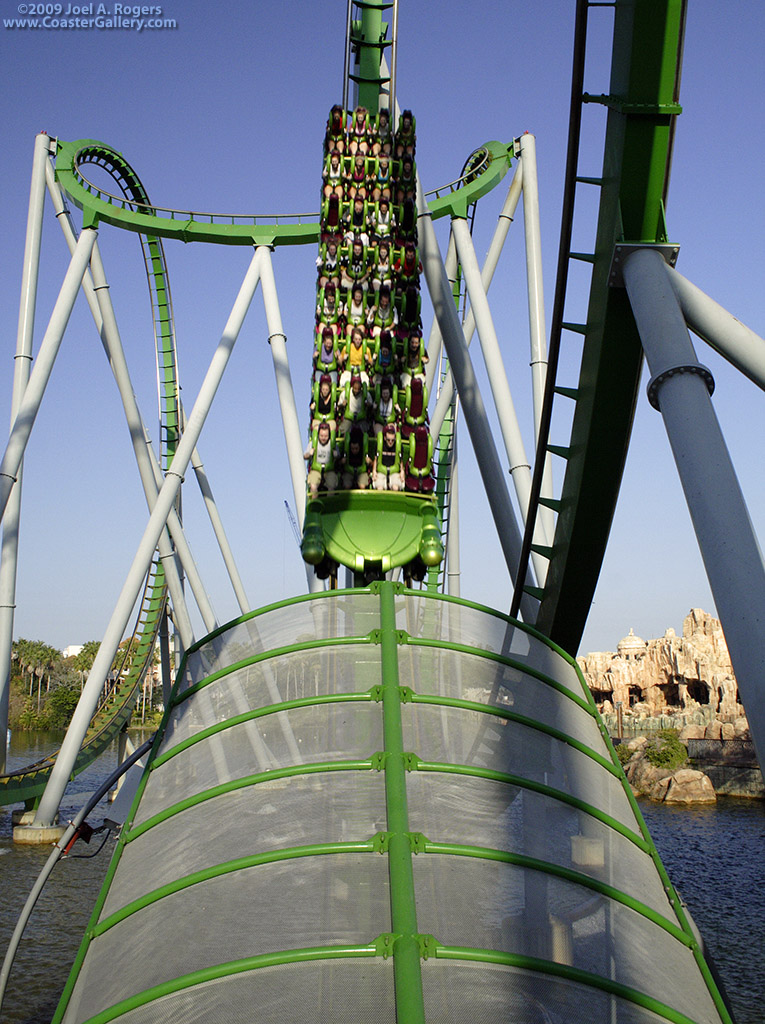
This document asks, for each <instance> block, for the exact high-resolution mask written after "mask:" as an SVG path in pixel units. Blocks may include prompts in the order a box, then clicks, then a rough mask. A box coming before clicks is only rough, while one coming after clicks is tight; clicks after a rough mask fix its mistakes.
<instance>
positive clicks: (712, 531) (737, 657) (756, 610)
mask: <svg viewBox="0 0 765 1024" xmlns="http://www.w3.org/2000/svg"><path fill="white" fill-rule="evenodd" d="M624 284H625V287H626V289H627V293H628V295H629V299H630V303H631V305H632V311H633V313H634V316H635V323H636V324H637V328H638V331H639V333H640V339H641V341H642V343H643V348H644V350H645V354H646V358H647V360H648V365H649V367H650V370H651V373H652V375H653V376H652V380H651V381H650V383H649V385H648V395H649V399H650V400H651V404H652V405H654V406H655V407H656V408H658V409H659V410H660V412H661V415H662V418H663V420H664V425H665V427H666V430H667V436H668V438H669V443H670V446H671V448H672V453H673V455H674V457H675V463H676V465H677V470H678V473H679V476H680V481H681V483H682V486H683V491H684V492H685V499H686V501H687V503H688V509H689V511H690V514H691V520H692V521H693V528H694V530H695V532H696V537H697V539H698V542H699V548H700V550H701V556H702V558H703V560H704V567H705V569H706V572H707V576H708V578H709V585H710V587H711V589H712V594H713V596H714V600H715V605H716V607H717V613H718V615H719V616H720V621H721V623H722V627H723V631H724V633H725V640H726V643H727V645H728V650H729V652H730V657H731V662H732V663H733V669H734V671H735V673H736V681H737V683H738V688H739V693H740V695H741V701H742V703H743V705H744V707H745V709H746V714H747V719H748V721H749V728H750V731H751V734H752V739H753V741H754V745H755V749H756V751H757V756H758V758H759V761H760V765H765V681H764V680H763V675H762V636H763V632H764V631H765V562H763V557H762V552H761V550H760V546H759V543H758V541H757V538H756V536H755V534H754V530H753V528H752V523H751V520H750V518H749V513H748V510H747V508H746V503H745V501H744V496H743V494H742V493H741V487H740V486H739V482H738V478H737V477H736V473H735V470H734V468H733V464H732V462H731V459H730V455H729V453H728V449H727V447H726V444H725V439H724V438H723V435H722V431H721V429H720V424H719V423H718V421H717V417H716V416H715V412H714V409H713V407H712V402H711V400H710V397H709V391H710V388H711V386H712V377H711V374H710V373H709V371H708V370H707V369H706V368H705V367H704V366H702V365H701V364H700V363H699V362H698V361H697V359H696V353H695V351H694V349H693V344H692V342H691V339H690V336H689V334H688V328H687V326H686V324H685V320H684V317H683V312H682V310H681V308H680V305H679V303H678V301H677V297H676V296H675V293H674V291H673V286H672V283H671V278H670V275H669V274H668V273H667V267H666V265H665V263H664V260H663V258H662V256H661V254H660V253H658V252H656V251H655V250H651V249H642V250H638V251H636V252H633V253H632V254H631V255H630V256H628V257H627V260H626V261H625V264H624Z"/></svg>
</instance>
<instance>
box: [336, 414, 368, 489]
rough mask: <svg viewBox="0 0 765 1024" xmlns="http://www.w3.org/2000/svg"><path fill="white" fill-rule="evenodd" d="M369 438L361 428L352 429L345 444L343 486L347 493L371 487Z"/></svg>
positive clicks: (347, 434) (346, 436)
mask: <svg viewBox="0 0 765 1024" xmlns="http://www.w3.org/2000/svg"><path fill="white" fill-rule="evenodd" d="M370 461H371V460H370V458H369V438H368V437H367V435H366V434H365V433H364V431H363V430H362V429H360V428H359V427H355V426H354V427H351V429H350V430H349V431H348V432H347V433H346V435H345V440H344V442H343V461H342V486H343V488H344V489H345V490H346V491H349V490H351V489H352V488H355V489H356V490H359V491H365V490H366V489H367V487H369V465H370Z"/></svg>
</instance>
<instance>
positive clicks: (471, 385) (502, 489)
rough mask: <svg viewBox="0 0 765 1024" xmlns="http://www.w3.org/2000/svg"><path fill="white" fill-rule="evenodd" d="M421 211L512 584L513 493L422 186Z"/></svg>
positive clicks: (439, 306) (517, 541)
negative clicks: (490, 422)
mask: <svg viewBox="0 0 765 1024" xmlns="http://www.w3.org/2000/svg"><path fill="white" fill-rule="evenodd" d="M417 208H418V219H417V227H418V231H419V238H420V251H421V254H422V264H423V270H424V273H425V280H426V282H427V286H428V291H429V292H430V298H431V301H432V303H433V310H434V312H435V315H436V316H437V317H438V322H439V325H440V328H441V333H442V334H443V338H444V345H445V346H446V351H447V353H448V356H449V362H450V364H451V369H452V373H453V374H454V379H455V382H456V384H457V390H458V392H459V395H460V403H461V406H462V411H463V413H464V415H465V423H466V424H467V428H468V431H469V433H470V440H471V442H472V444H473V450H474V452H475V456H476V459H477V461H478V468H479V470H480V473H481V477H482V479H483V484H484V488H485V490H486V495H487V498H488V500H489V507H490V508H491V512H492V516H493V517H494V523H495V525H496V527H497V534H498V536H499V542H500V545H501V547H502V552H503V554H504V557H505V562H506V564H507V568H508V571H509V573H510V578H511V579H512V580H514V579H515V577H516V575H517V572H518V565H519V562H520V554H521V534H520V530H519V528H518V523H517V521H516V518H515V513H514V511H513V507H512V505H511V503H510V495H509V494H508V490H507V486H506V484H505V478H504V474H503V473H502V467H501V465H500V461H499V457H498V455H497V449H496V448H495V446H494V438H493V437H492V433H491V428H490V425H489V421H488V418H487V416H486V409H485V407H484V404H483V399H482V397H481V393H480V391H479V388H478V382H477V380H476V376H475V371H474V369H473V365H472V363H471V361H470V353H469V352H468V348H467V344H466V342H465V336H464V334H463V331H462V325H461V324H460V322H459V318H458V316H457V310H456V309H455V308H454V300H453V296H452V293H451V288H450V287H449V281H448V280H447V277H446V270H445V269H444V264H443V261H442V260H441V253H440V250H439V248H438V241H437V239H436V234H435V230H434V228H433V221H432V219H431V216H430V211H429V209H428V206H427V203H426V202H425V197H424V195H423V192H422V187H421V186H420V185H419V183H418V190H417ZM537 604H538V602H537V601H536V600H535V599H534V598H532V597H531V596H530V595H528V594H524V596H523V598H522V599H521V612H522V614H523V617H524V619H525V620H526V621H527V622H533V621H534V619H535V616H536V609H537Z"/></svg>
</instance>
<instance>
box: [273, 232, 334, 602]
mask: <svg viewBox="0 0 765 1024" xmlns="http://www.w3.org/2000/svg"><path fill="white" fill-rule="evenodd" d="M257 253H258V255H259V257H260V259H261V275H262V276H261V280H262V285H263V303H264V305H265V308H266V320H267V321H268V343H269V344H270V346H271V358H272V359H273V363H274V376H275V377H276V391H277V394H278V396H279V407H280V409H281V413H282V427H283V428H284V440H285V441H286V443H287V461H288V462H289V467H290V476H291V477H292V493H293V495H294V497H295V510H296V511H297V521H298V525H299V527H300V529H301V531H302V529H303V524H304V522H305V488H306V483H305V480H306V474H305V460H304V459H303V444H302V441H301V439H300V424H299V423H298V414H297V408H296V406H295V392H294V390H293V387H292V376H291V375H290V366H289V362H288V360H287V336H286V335H285V333H284V328H283V327H282V314H281V311H280V310H279V298H278V296H277V294H276V281H275V280H274V268H273V266H272V264H271V248H270V246H268V245H259V246H258V249H257ZM305 571H306V581H307V583H308V589H309V591H310V592H311V593H318V592H320V591H322V590H323V589H324V584H323V583H322V581H321V580H320V579H318V577H317V576H316V575H315V573H314V571H313V569H312V568H311V566H309V565H306V567H305Z"/></svg>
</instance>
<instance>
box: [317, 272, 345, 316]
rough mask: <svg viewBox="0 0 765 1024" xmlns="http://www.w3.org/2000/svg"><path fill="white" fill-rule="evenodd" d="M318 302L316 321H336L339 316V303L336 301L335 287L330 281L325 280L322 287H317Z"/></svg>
mask: <svg viewBox="0 0 765 1024" xmlns="http://www.w3.org/2000/svg"><path fill="white" fill-rule="evenodd" d="M318 299H319V301H318V303H317V304H316V321H317V323H318V321H319V320H321V321H323V323H325V324H335V323H337V320H338V317H339V316H340V305H339V303H338V301H337V289H336V288H335V286H334V284H333V283H332V281H327V283H326V284H325V285H324V287H323V288H320V289H319V295H318Z"/></svg>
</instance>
